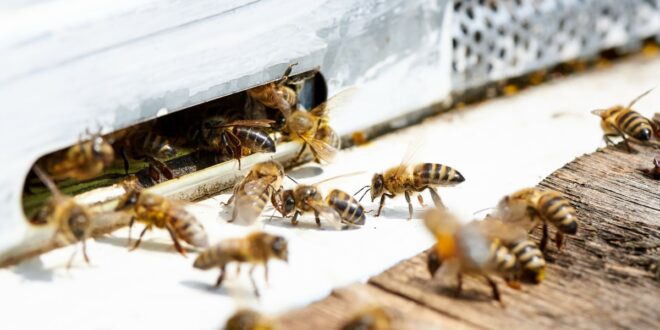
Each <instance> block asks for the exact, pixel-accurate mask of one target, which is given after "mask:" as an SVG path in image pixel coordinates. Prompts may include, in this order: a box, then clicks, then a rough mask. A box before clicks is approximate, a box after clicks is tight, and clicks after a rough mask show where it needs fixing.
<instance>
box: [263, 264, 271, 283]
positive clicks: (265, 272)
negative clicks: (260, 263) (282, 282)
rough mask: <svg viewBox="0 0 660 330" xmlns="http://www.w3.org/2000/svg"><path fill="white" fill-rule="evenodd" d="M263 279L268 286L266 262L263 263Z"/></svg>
mask: <svg viewBox="0 0 660 330" xmlns="http://www.w3.org/2000/svg"><path fill="white" fill-rule="evenodd" d="M264 279H265V280H266V285H268V286H270V284H268V263H267V262H266V263H264Z"/></svg>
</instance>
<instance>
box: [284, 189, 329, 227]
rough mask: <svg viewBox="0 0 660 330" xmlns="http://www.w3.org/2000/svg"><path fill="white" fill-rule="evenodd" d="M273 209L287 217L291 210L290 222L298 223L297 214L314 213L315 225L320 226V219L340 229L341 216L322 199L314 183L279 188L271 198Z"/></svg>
mask: <svg viewBox="0 0 660 330" xmlns="http://www.w3.org/2000/svg"><path fill="white" fill-rule="evenodd" d="M271 201H272V204H273V207H275V209H276V210H277V211H278V212H280V213H281V214H282V216H283V217H288V216H289V214H291V212H293V217H291V224H292V225H294V226H295V225H297V224H298V216H299V215H302V214H305V213H314V217H315V219H316V225H317V226H319V227H321V219H323V221H324V222H326V223H327V224H329V225H330V226H332V227H333V228H335V229H341V227H342V223H341V220H342V219H341V216H340V215H339V213H337V211H336V210H335V209H334V208H332V207H330V206H329V205H328V204H326V203H325V201H324V200H323V195H321V192H320V191H319V189H318V188H317V187H316V186H315V185H304V184H301V185H298V186H296V187H295V188H294V189H286V190H281V191H280V192H279V193H277V194H275V195H274V196H273V198H272V200H271Z"/></svg>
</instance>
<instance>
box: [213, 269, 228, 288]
mask: <svg viewBox="0 0 660 330" xmlns="http://www.w3.org/2000/svg"><path fill="white" fill-rule="evenodd" d="M225 267H226V266H225V265H222V266H220V275H219V276H218V279H217V280H216V281H215V287H216V288H219V287H220V285H221V284H222V281H223V280H224V279H225Z"/></svg>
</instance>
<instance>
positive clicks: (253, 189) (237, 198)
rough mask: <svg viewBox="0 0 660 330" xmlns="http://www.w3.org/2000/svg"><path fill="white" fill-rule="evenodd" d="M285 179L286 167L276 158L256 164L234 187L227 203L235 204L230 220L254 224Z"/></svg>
mask: <svg viewBox="0 0 660 330" xmlns="http://www.w3.org/2000/svg"><path fill="white" fill-rule="evenodd" d="M283 179H284V168H283V167H282V164H280V163H279V162H277V161H275V160H271V161H267V162H262V163H259V164H256V165H254V166H253V167H252V168H251V169H250V172H248V174H247V175H246V176H245V178H243V180H241V182H239V183H238V184H237V185H236V186H235V187H234V193H233V194H232V196H231V197H230V198H229V200H228V201H227V203H226V204H227V205H229V204H233V206H234V210H233V212H232V217H231V219H230V220H229V222H233V221H235V220H237V219H238V222H239V223H241V224H246V225H251V224H253V223H254V222H255V221H256V220H257V218H258V217H259V216H260V215H261V213H262V212H263V210H264V207H265V206H266V204H268V201H270V200H271V199H272V196H273V195H274V194H275V193H276V192H277V191H279V190H281V188H282V181H283Z"/></svg>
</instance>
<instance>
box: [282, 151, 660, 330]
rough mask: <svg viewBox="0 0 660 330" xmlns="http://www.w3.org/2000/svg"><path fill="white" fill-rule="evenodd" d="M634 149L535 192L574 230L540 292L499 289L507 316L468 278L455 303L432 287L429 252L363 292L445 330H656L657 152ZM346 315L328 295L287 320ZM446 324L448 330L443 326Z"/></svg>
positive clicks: (589, 163)
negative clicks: (547, 195)
mask: <svg viewBox="0 0 660 330" xmlns="http://www.w3.org/2000/svg"><path fill="white" fill-rule="evenodd" d="M637 149H638V152H636V153H634V154H628V153H626V152H624V151H623V150H622V149H619V148H615V147H612V148H606V149H600V150H598V151H596V152H595V153H592V154H589V155H585V156H582V157H580V158H577V159H575V160H574V161H572V162H570V163H569V164H567V165H565V166H564V167H563V168H561V169H559V170H557V171H555V172H554V173H553V174H552V175H550V176H549V177H547V178H546V179H544V180H543V181H542V182H541V183H540V184H539V186H540V187H543V188H550V189H554V190H557V191H560V192H563V193H565V194H566V195H567V196H568V198H569V199H570V200H571V202H572V203H573V204H574V205H575V207H576V209H577V212H578V216H579V230H578V233H577V235H575V236H572V237H568V238H567V241H566V244H565V247H564V248H563V250H562V251H557V249H556V248H555V246H554V244H550V247H549V250H548V261H549V265H548V269H547V274H546V280H545V281H544V282H543V283H541V284H540V285H537V286H533V285H526V286H524V287H523V289H522V290H521V291H516V290H513V289H511V288H508V287H506V286H505V285H504V283H503V282H502V281H499V284H500V289H501V291H502V294H503V301H504V304H505V308H502V307H501V306H500V304H498V303H496V302H494V301H493V300H492V299H491V296H490V288H489V287H488V286H487V285H486V284H485V283H483V282H481V281H477V280H476V279H472V278H467V279H466V280H465V281H464V288H463V289H464V290H463V294H462V295H461V296H460V297H458V298H455V297H454V296H453V293H454V291H453V287H445V286H442V285H441V284H440V283H438V282H437V280H432V279H431V278H430V275H429V273H428V271H427V269H426V265H425V260H426V256H427V252H423V253H421V254H419V255H417V256H415V257H413V258H411V259H409V260H405V261H403V262H401V263H399V264H397V265H395V266H394V267H392V268H391V269H389V270H387V271H385V272H384V273H382V274H380V275H377V276H375V277H373V278H371V279H370V280H369V285H371V286H372V287H374V288H377V289H378V290H380V291H378V290H376V291H374V290H367V291H366V292H368V293H369V294H373V299H375V300H376V301H378V302H379V303H382V304H386V305H387V304H389V302H390V301H391V300H401V298H404V299H406V300H408V301H409V302H414V303H415V304H418V305H423V306H425V307H426V308H428V309H430V310H433V311H434V312H435V314H436V316H438V318H431V319H429V320H431V322H438V323H436V326H442V325H445V327H448V328H454V327H455V326H456V325H460V326H465V327H474V328H485V329H503V328H506V329H529V328H532V327H533V328H536V329H550V328H558V327H571V328H577V329H594V328H600V329H604V328H623V329H657V328H658V327H659V326H660V313H659V312H658V306H659V304H660V273H659V271H658V268H659V266H660V253H659V251H660V181H658V180H652V179H649V178H647V177H645V176H644V175H643V174H642V173H641V172H640V169H643V168H646V167H648V165H649V164H651V160H652V159H653V157H654V156H655V154H656V153H657V149H652V148H642V147H637ZM540 234H541V233H540V230H538V229H537V230H536V231H535V232H534V233H532V236H533V237H534V238H535V239H539V238H540ZM551 237H554V235H553V231H552V229H551ZM348 290H354V289H353V288H349V289H348ZM383 292H385V295H383ZM343 295H347V294H345V293H344V294H343ZM335 304H344V306H342V307H338V306H333V305H335ZM351 306H354V305H353V302H352V301H348V300H346V301H345V300H342V299H340V298H338V297H335V296H332V297H330V298H328V299H326V300H324V301H322V302H319V303H316V304H314V305H312V306H310V307H308V308H307V309H306V310H305V311H303V312H295V313H293V314H292V315H298V316H300V317H301V318H303V317H305V319H307V320H316V319H317V318H318V317H319V315H320V314H323V313H330V312H329V311H333V312H335V313H345V312H347V311H348V310H349V308H350V309H352V307H351ZM393 307H396V306H393ZM410 313H417V310H414V311H411V312H410ZM406 314H407V315H408V316H409V317H410V318H412V319H417V315H415V316H411V315H410V314H409V313H406ZM422 314H426V312H424V313H421V312H420V314H419V315H420V317H421V315H422ZM289 317H290V316H285V317H284V319H285V320H287V319H288V318H289ZM334 318H335V319H337V318H340V317H339V316H335V317H334ZM447 320H451V321H452V322H453V323H452V325H449V324H445V323H443V322H446V321H447ZM299 322H300V323H301V324H304V321H299ZM292 324H293V323H292ZM318 325H321V323H319V324H318ZM323 325H328V326H329V325H330V324H323ZM292 328H300V327H295V326H292Z"/></svg>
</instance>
